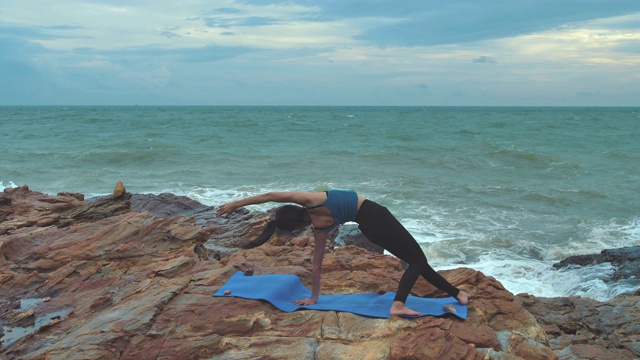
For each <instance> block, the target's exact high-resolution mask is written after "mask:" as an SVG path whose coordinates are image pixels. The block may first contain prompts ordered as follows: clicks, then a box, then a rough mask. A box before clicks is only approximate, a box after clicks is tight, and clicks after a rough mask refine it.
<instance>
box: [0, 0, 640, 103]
mask: <svg viewBox="0 0 640 360" xmlns="http://www.w3.org/2000/svg"><path fill="white" fill-rule="evenodd" d="M0 105H234V106H235V105H295V106H297V105H310V106H325V105H326V106H640V0H491V1H489V0H407V1H401V0H388V1H378V0H367V1H362V0H353V1H346V0H345V1H338V0H328V1H320V0H316V1H309V0H293V1H268V0H265V1H237V0H226V1H225V0H180V1H162V2H161V1H151V0H127V1H124V0H86V1H80V0H78V1H72V0H56V1H46V0H0Z"/></svg>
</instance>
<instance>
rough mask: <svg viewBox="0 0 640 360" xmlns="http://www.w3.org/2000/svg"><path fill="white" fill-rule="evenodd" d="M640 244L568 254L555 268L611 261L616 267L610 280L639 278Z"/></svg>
mask: <svg viewBox="0 0 640 360" xmlns="http://www.w3.org/2000/svg"><path fill="white" fill-rule="evenodd" d="M638 260H640V246H628V247H623V248H618V249H605V250H602V252H600V254H588V255H576V256H570V257H568V258H566V259H564V260H562V261H560V262H558V263H556V264H553V266H554V267H555V268H563V267H566V266H569V265H577V266H589V265H597V264H602V263H604V262H608V263H611V264H612V265H613V266H615V267H616V270H615V272H614V273H613V275H612V277H611V280H620V279H628V278H634V277H635V278H640V261H638Z"/></svg>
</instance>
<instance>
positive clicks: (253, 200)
mask: <svg viewBox="0 0 640 360" xmlns="http://www.w3.org/2000/svg"><path fill="white" fill-rule="evenodd" d="M311 194H312V193H308V192H303V191H282V192H267V193H264V194H259V195H254V196H249V197H246V198H244V199H240V200H236V201H232V202H228V203H226V204H222V205H220V207H218V210H217V211H216V215H218V216H221V215H227V214H231V213H232V212H233V211H234V210H235V209H237V208H239V207H242V206H247V205H256V204H263V203H266V202H271V201H273V202H279V203H287V202H290V203H296V204H298V205H303V206H304V205H308V204H309V203H310V195H311Z"/></svg>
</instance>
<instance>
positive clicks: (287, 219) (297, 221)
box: [243, 205, 311, 249]
mask: <svg viewBox="0 0 640 360" xmlns="http://www.w3.org/2000/svg"><path fill="white" fill-rule="evenodd" d="M310 223H311V219H310V218H309V215H308V214H307V210H306V209H305V208H303V207H301V206H296V205H285V206H282V207H281V208H279V209H278V210H276V217H275V219H274V220H271V221H269V223H267V226H266V227H265V228H264V231H263V232H262V234H260V236H258V237H257V238H256V239H255V240H252V241H250V242H248V243H247V244H246V245H245V246H243V247H244V248H245V249H250V248H254V247H258V246H260V245H262V244H264V243H266V242H267V240H269V238H271V235H273V233H274V232H275V231H276V229H282V230H288V231H292V230H295V229H297V228H300V227H303V226H307V225H309V224H310Z"/></svg>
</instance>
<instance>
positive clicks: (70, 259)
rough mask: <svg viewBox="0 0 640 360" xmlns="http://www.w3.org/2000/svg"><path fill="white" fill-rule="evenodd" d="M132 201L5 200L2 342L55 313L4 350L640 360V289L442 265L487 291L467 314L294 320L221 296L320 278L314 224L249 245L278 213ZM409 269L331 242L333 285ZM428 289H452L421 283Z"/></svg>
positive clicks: (352, 285) (386, 278) (0, 236)
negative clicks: (249, 276) (232, 285)
mask: <svg viewBox="0 0 640 360" xmlns="http://www.w3.org/2000/svg"><path fill="white" fill-rule="evenodd" d="M122 189H124V186H122ZM169 198H171V197H170V196H163V197H162V199H164V200H163V201H168V200H167V199H169ZM131 199H132V197H131V194H128V193H126V191H125V190H123V192H122V193H120V194H119V195H118V196H117V197H115V198H114V197H108V198H104V199H92V200H91V201H84V198H83V197H82V196H81V195H79V194H71V193H60V194H58V195H55V196H47V195H43V194H40V193H37V192H33V191H31V190H29V189H28V187H26V186H25V187H21V188H16V189H7V190H5V192H4V193H3V195H2V197H1V199H0V284H2V286H1V287H0V305H2V308H5V307H6V308H7V309H8V310H7V311H4V312H2V313H1V315H2V316H1V317H0V321H1V322H2V326H3V331H0V336H2V334H4V336H5V337H7V336H9V335H7V334H8V330H7V328H9V327H13V326H14V325H11V324H9V323H10V322H12V321H13V322H15V321H16V319H18V318H20V319H22V320H24V319H29V321H31V320H33V319H34V318H35V319H41V321H39V322H38V323H39V324H41V325H42V326H41V327H39V328H37V329H35V328H34V329H33V333H31V334H29V335H27V336H23V337H21V338H19V339H15V341H12V342H11V343H7V344H5V345H4V346H3V347H2V348H1V349H0V358H7V359H13V358H17V359H21V358H24V359H53V358H77V359H80V358H82V359H99V358H103V359H111V358H118V359H136V360H142V359H199V358H219V359H224V358H231V359H234V358H236V359H238V358H269V359H400V358H402V359H478V360H480V359H555V358H559V359H583V358H584V359H591V358H596V357H597V358H600V359H608V358H616V359H631V358H638V356H639V355H640V349H638V348H637V345H636V344H637V343H638V340H639V339H638V335H637V334H638V333H640V331H638V324H639V323H640V322H639V321H638V317H637V316H638V312H637V309H638V303H637V302H638V296H637V295H634V296H629V297H619V298H616V299H614V300H612V301H610V302H607V303H598V302H594V301H589V300H588V299H576V298H571V299H537V298H535V297H531V296H527V295H519V296H513V294H510V293H509V292H508V291H506V290H505V289H504V287H503V286H502V284H500V282H499V281H497V280H496V279H494V278H492V277H488V276H485V275H483V274H482V273H480V272H478V271H475V270H473V269H468V268H460V269H455V270H448V271H442V272H441V273H442V274H443V276H445V277H446V278H447V279H449V280H450V281H451V282H452V283H453V284H455V285H456V286H458V287H460V288H462V289H464V290H465V291H467V292H469V293H470V294H471V295H472V299H471V301H470V303H469V308H468V310H469V312H468V313H469V315H468V318H467V320H466V321H462V320H460V319H458V318H456V317H455V316H452V315H447V316H444V317H441V318H436V317H424V318H419V319H403V318H390V319H371V318H365V317H362V316H357V315H353V314H349V313H339V312H333V311H324V312H322V311H298V312H294V313H284V312H281V311H279V310H277V309H275V308H274V307H273V306H271V305H270V304H268V303H266V302H262V301H253V300H243V299H237V298H231V297H220V298H218V297H216V298H214V297H212V294H213V293H214V292H216V291H217V290H218V289H219V288H220V287H221V286H222V285H223V284H224V283H225V282H226V281H227V279H229V277H230V276H231V275H232V274H234V273H235V272H236V271H245V272H246V273H249V272H250V271H253V273H255V274H256V275H260V274H269V273H288V274H296V275H298V276H300V278H301V279H302V281H303V282H305V283H306V285H307V286H309V285H310V281H311V261H310V259H311V254H312V251H313V248H312V246H313V242H309V241H306V240H305V239H306V237H308V236H309V235H310V233H309V231H308V229H301V230H299V231H297V232H293V233H287V232H278V233H276V236H275V237H274V238H273V239H271V240H270V242H269V243H268V244H265V245H263V246H260V247H258V248H255V249H246V250H243V249H241V248H242V247H243V245H244V244H246V243H247V242H248V241H250V240H251V239H253V238H255V236H257V235H259V234H260V233H261V231H262V229H263V228H264V225H265V224H266V223H267V222H268V221H269V219H270V218H271V217H272V211H268V212H265V213H261V212H257V213H252V212H249V211H246V210H245V209H241V210H239V211H237V212H236V213H234V214H232V215H231V216H230V217H229V218H228V219H225V218H216V217H215V216H213V215H212V211H213V210H212V208H207V207H200V206H198V205H197V204H193V203H191V202H190V201H185V202H181V204H183V203H190V205H188V206H187V208H183V207H182V205H180V206H177V207H176V206H172V207H171V208H170V209H165V210H166V211H165V210H163V209H162V206H159V207H157V208H155V210H153V212H151V211H147V210H146V209H144V206H141V207H138V208H137V210H138V211H132V204H131V201H132V200H131ZM146 201H149V198H147V200H146ZM181 201H182V200H181ZM153 202H154V203H155V204H156V205H157V202H155V200H154V201H153ZM168 202H169V203H171V201H168ZM138 204H140V203H138ZM147 204H148V203H147ZM156 205H154V206H156ZM193 206H195V208H192V207H193ZM155 214H158V215H155ZM160 214H161V215H160ZM205 244H206V247H207V248H209V249H207V248H205V246H204V245H205ZM212 249H214V250H212ZM402 272H403V264H402V262H401V261H399V260H398V259H396V258H394V257H390V256H386V255H383V254H379V253H375V252H369V251H367V250H366V249H363V248H362V247H358V246H345V247H339V248H336V249H331V247H329V249H327V252H326V255H325V262H324V266H323V277H322V279H323V282H322V291H323V293H334V294H338V293H356V292H379V293H383V292H387V291H395V290H396V288H397V285H398V280H399V279H400V276H401V274H402ZM414 293H415V294H417V295H426V296H443V294H442V293H440V292H439V291H438V290H437V289H435V288H433V287H432V286H430V285H429V284H427V283H426V282H424V281H422V280H420V281H419V282H418V284H417V286H416V287H415V289H414ZM44 297H50V301H47V302H44V301H40V302H37V304H36V305H34V306H33V307H31V308H30V309H26V310H17V309H15V308H11V309H9V305H8V304H15V303H16V300H20V299H25V298H36V299H42V298H44ZM25 321H26V320H25ZM597 329H602V330H600V332H597V331H596V330H597ZM13 333H15V332H12V334H13ZM593 354H595V355H593Z"/></svg>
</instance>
